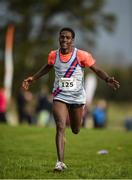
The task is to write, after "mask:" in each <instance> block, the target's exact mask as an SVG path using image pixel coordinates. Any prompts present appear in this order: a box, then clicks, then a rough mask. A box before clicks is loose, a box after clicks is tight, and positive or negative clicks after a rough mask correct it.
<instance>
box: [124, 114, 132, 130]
mask: <svg viewBox="0 0 132 180" xmlns="http://www.w3.org/2000/svg"><path fill="white" fill-rule="evenodd" d="M125 128H126V130H127V131H132V117H127V118H126V120H125Z"/></svg>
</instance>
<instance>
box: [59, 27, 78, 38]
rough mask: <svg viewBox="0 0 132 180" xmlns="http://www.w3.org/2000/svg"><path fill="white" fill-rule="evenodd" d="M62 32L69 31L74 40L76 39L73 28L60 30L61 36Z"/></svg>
mask: <svg viewBox="0 0 132 180" xmlns="http://www.w3.org/2000/svg"><path fill="white" fill-rule="evenodd" d="M62 31H69V32H71V34H72V38H73V39H74V38H75V32H74V30H73V29H72V28H70V27H64V28H62V29H61V30H60V34H61V32H62Z"/></svg>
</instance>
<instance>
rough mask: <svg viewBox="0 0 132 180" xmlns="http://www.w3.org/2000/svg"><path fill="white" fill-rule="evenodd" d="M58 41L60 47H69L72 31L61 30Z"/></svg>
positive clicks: (71, 40)
mask: <svg viewBox="0 0 132 180" xmlns="http://www.w3.org/2000/svg"><path fill="white" fill-rule="evenodd" d="M59 42H60V47H61V49H64V50H66V49H70V48H71V47H72V43H73V38H72V33H71V32H69V31H62V32H61V33H60V37H59Z"/></svg>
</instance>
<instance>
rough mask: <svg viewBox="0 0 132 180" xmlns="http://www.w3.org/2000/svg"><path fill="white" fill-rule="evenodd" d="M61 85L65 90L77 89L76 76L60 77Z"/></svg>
mask: <svg viewBox="0 0 132 180" xmlns="http://www.w3.org/2000/svg"><path fill="white" fill-rule="evenodd" d="M59 87H60V89H62V90H63V91H75V90H76V88H77V83H76V79H75V78H60V80H59Z"/></svg>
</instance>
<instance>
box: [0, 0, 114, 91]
mask: <svg viewBox="0 0 132 180" xmlns="http://www.w3.org/2000/svg"><path fill="white" fill-rule="evenodd" d="M104 5H105V0H92V1H91V0H83V1H82V0H67V1H62V0H44V1H43V0H37V1H36V0H26V2H25V1H22V0H20V1H18V0H6V1H4V0H3V1H1V2H0V6H3V7H4V8H3V9H4V10H5V12H3V11H2V13H3V15H2V13H1V15H0V27H1V34H0V38H1V40H2V41H1V42H2V43H1V45H0V48H1V50H2V51H3V50H4V48H2V47H4V41H5V34H6V30H7V26H8V25H9V24H14V26H15V43H14V49H13V58H14V67H15V71H14V83H13V92H14V93H15V92H16V91H18V88H19V87H20V85H21V81H22V79H24V78H25V77H26V76H27V75H28V74H30V73H31V74H32V73H33V72H35V71H36V70H38V69H39V68H40V67H41V66H42V65H43V64H45V63H46V62H47V55H48V53H49V51H50V50H51V49H54V48H57V46H58V44H57V43H58V42H57V38H56V37H57V32H58V30H59V29H60V28H61V27H62V26H70V27H73V28H74V29H76V31H77V32H78V33H79V34H80V35H81V36H82V42H83V43H82V44H83V45H86V47H89V49H90V48H91V47H93V45H94V44H95V42H96V36H97V35H98V30H99V28H104V29H105V30H106V31H108V32H112V31H113V30H114V27H115V22H116V18H115V16H114V15H113V14H111V13H106V12H104V10H103V8H104ZM3 17H4V18H3ZM3 58H4V57H3ZM52 76H53V72H51V73H50V76H49V77H48V79H47V81H46V82H47V83H48V84H49V81H50V82H51V80H50V79H49V78H50V77H52ZM52 79H53V77H52ZM38 85H39V86H40V83H39V84H38ZM49 85H50V86H51V84H49ZM37 88H38V87H37Z"/></svg>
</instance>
